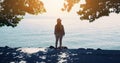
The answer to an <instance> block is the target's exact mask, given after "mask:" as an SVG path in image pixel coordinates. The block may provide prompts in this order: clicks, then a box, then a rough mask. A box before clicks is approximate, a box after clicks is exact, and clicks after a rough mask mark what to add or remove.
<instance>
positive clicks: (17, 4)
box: [0, 0, 46, 27]
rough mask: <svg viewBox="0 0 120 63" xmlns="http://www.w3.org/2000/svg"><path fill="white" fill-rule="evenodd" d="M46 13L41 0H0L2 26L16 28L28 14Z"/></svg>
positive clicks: (0, 24) (0, 22) (0, 21)
mask: <svg viewBox="0 0 120 63" xmlns="http://www.w3.org/2000/svg"><path fill="white" fill-rule="evenodd" d="M43 12H46V10H45V8H44V5H43V3H42V2H41V1H40V0H0V26H5V25H6V26H12V27H15V26H16V25H17V24H18V23H19V21H20V20H21V19H22V18H23V16H25V14H26V13H29V14H33V15H37V14H38V13H43Z"/></svg>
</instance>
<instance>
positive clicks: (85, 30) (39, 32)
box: [0, 16, 120, 50]
mask: <svg viewBox="0 0 120 63" xmlns="http://www.w3.org/2000/svg"><path fill="white" fill-rule="evenodd" d="M62 19H63V21H62V23H63V25H64V27H65V32H66V35H65V37H64V39H63V45H64V46H67V47H68V48H80V47H82V48H95V49H96V48H102V49H117V50H118V49H119V50H120V24H119V23H120V22H119V21H118V20H119V19H118V20H116V21H113V19H109V20H106V19H108V18H101V19H100V20H96V21H95V22H93V23H89V22H87V21H80V20H79V18H78V17H76V18H74V17H72V18H71V17H65V18H62ZM103 19H105V20H106V21H101V20H103ZM55 24H56V18H54V17H50V18H45V17H41V18H39V17H33V18H32V17H31V16H30V17H25V19H23V20H22V21H21V22H20V23H19V25H18V26H17V27H15V28H12V27H2V28H0V46H5V45H7V46H10V47H48V46H50V45H54V42H55V37H54V33H53V32H54V25H55Z"/></svg>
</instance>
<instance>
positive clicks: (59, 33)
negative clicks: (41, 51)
mask: <svg viewBox="0 0 120 63" xmlns="http://www.w3.org/2000/svg"><path fill="white" fill-rule="evenodd" d="M54 34H55V38H56V42H55V48H57V45H58V41H59V43H60V49H61V48H62V38H63V36H64V35H65V32H64V27H63V25H62V24H61V19H60V18H58V19H57V24H56V25H55V30H54Z"/></svg>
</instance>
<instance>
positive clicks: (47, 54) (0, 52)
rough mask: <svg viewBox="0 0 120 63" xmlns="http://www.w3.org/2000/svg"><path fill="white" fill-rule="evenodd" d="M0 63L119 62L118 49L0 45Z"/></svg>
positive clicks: (119, 51) (119, 54) (119, 52)
mask: <svg viewBox="0 0 120 63" xmlns="http://www.w3.org/2000/svg"><path fill="white" fill-rule="evenodd" d="M0 63H120V50H102V49H96V50H95V49H91V48H87V49H84V48H78V49H67V47H64V48H63V49H55V48H54V47H53V46H50V47H47V48H21V47H16V48H11V47H8V46H5V47H0Z"/></svg>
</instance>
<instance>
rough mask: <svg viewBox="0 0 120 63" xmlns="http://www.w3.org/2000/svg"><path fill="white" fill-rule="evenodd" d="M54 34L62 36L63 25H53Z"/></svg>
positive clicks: (63, 33) (63, 32)
mask: <svg viewBox="0 0 120 63" xmlns="http://www.w3.org/2000/svg"><path fill="white" fill-rule="evenodd" d="M54 34H55V35H59V36H64V35H65V31H64V27H63V25H61V24H60V25H59V24H57V25H55V31H54Z"/></svg>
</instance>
